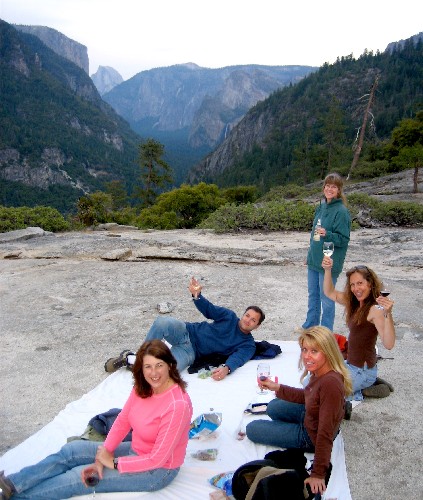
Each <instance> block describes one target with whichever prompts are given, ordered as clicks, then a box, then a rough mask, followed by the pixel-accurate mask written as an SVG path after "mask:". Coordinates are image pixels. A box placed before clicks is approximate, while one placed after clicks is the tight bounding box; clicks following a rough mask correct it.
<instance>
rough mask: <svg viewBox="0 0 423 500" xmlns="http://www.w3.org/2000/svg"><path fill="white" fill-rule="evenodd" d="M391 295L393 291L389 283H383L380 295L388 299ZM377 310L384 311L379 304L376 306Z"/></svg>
mask: <svg viewBox="0 0 423 500" xmlns="http://www.w3.org/2000/svg"><path fill="white" fill-rule="evenodd" d="M390 293H391V290H390V289H389V286H388V284H387V283H385V282H383V283H382V289H381V291H380V294H381V295H382V297H387V296H388V295H389V294H390ZM376 308H377V309H383V306H380V305H379V304H378V305H377V306H376Z"/></svg>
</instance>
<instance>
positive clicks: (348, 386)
mask: <svg viewBox="0 0 423 500" xmlns="http://www.w3.org/2000/svg"><path fill="white" fill-rule="evenodd" d="M298 342H299V344H300V347H301V348H302V347H303V344H304V343H305V342H307V343H308V344H309V345H310V346H311V347H313V348H315V349H317V350H318V351H320V352H322V353H323V354H324V355H325V358H326V360H327V362H328V364H329V366H330V368H331V370H333V371H334V372H338V373H340V374H341V375H342V377H343V379H344V389H345V394H347V395H348V394H352V392H353V391H352V381H351V375H350V371H349V370H348V368H347V366H346V364H345V361H344V358H343V356H342V353H341V351H340V349H339V346H338V342H337V341H336V339H335V335H334V334H333V333H332V332H331V331H330V330H329V329H328V328H326V327H325V326H312V327H311V328H307V329H306V330H303V332H302V333H301V335H300V337H299V339H298ZM299 367H300V369H302V368H304V365H303V360H302V357H301V356H300V361H299ZM307 373H308V371H307V370H304V372H303V374H302V375H301V379H300V380H301V382H302V381H303V380H304V378H305V376H306V375H307Z"/></svg>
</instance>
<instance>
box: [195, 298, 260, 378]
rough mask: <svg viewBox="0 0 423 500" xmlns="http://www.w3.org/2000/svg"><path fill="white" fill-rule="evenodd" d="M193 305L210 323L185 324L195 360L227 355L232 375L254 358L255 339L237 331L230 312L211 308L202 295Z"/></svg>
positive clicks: (236, 319)
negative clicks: (212, 355)
mask: <svg viewBox="0 0 423 500" xmlns="http://www.w3.org/2000/svg"><path fill="white" fill-rule="evenodd" d="M194 304H195V306H196V307H197V309H198V310H199V311H200V313H201V314H202V315H203V316H204V317H205V318H207V319H209V320H212V321H202V322H198V323H186V327H187V330H188V333H189V336H190V339H191V344H192V346H193V348H194V351H195V357H196V358H199V357H201V356H206V355H210V354H222V355H225V356H228V359H227V360H226V365H227V366H228V368H229V369H230V371H231V372H233V371H235V370H236V369H237V368H239V367H240V366H242V365H244V364H245V363H246V362H247V361H249V360H250V359H251V358H252V357H253V356H254V353H255V350H256V344H255V341H254V337H253V336H252V334H251V333H243V332H242V331H241V330H240V329H239V326H238V323H239V318H238V316H237V315H236V314H235V313H234V312H233V311H231V310H230V309H226V308H225V307H220V306H215V305H213V304H212V303H211V302H209V301H208V300H207V299H206V298H205V297H203V296H202V295H201V294H200V295H199V297H198V299H196V300H194Z"/></svg>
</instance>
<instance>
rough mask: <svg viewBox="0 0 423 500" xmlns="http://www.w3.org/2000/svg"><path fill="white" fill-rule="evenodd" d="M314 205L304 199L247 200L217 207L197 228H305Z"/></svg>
mask: <svg viewBox="0 0 423 500" xmlns="http://www.w3.org/2000/svg"><path fill="white" fill-rule="evenodd" d="M313 216H314V207H313V206H312V205H309V204H307V203H304V202H298V203H294V202H279V203H278V202H269V203H262V204H260V205H253V204H251V203H249V204H246V205H240V206H236V205H234V204H231V205H224V206H222V207H220V208H218V209H217V210H216V211H215V212H214V213H213V214H211V215H210V216H209V217H208V218H207V219H206V220H205V221H203V222H202V223H201V224H199V226H198V227H199V228H203V229H213V230H215V231H216V232H217V233H223V232H229V231H239V230H262V231H309V230H310V228H311V225H312V222H313Z"/></svg>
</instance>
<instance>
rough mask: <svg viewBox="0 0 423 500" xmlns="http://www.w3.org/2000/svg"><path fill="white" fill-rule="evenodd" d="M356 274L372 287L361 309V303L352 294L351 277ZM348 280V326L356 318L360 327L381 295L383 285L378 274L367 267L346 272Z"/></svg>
mask: <svg viewBox="0 0 423 500" xmlns="http://www.w3.org/2000/svg"><path fill="white" fill-rule="evenodd" d="M354 273H359V274H360V275H361V276H362V278H363V279H364V280H366V281H367V282H368V283H369V285H370V293H369V296H368V297H366V299H365V300H364V304H363V306H362V307H360V302H359V301H358V300H357V297H356V296H355V295H354V294H353V293H352V291H351V287H350V276H351V275H352V274H354ZM346 277H347V280H346V282H345V288H344V296H345V319H346V323H347V325H348V323H349V321H350V319H351V318H352V317H353V316H354V319H355V321H356V322H357V324H358V325H361V324H362V323H363V322H364V321H365V320H366V318H367V316H368V315H369V311H370V308H371V307H372V306H373V305H374V304H376V298H377V297H379V295H380V290H381V287H382V284H381V282H380V279H379V278H378V277H377V274H376V273H375V272H374V271H373V270H372V269H370V268H368V267H367V266H354V267H352V268H351V269H348V271H347V272H346Z"/></svg>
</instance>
